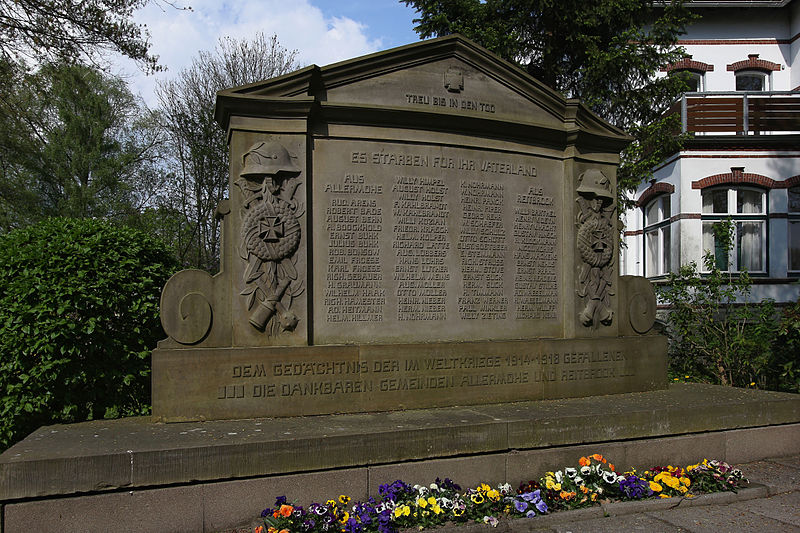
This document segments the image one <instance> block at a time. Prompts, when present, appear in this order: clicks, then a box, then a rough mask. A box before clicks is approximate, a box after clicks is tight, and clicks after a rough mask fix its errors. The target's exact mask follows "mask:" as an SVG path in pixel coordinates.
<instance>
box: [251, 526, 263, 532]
mask: <svg viewBox="0 0 800 533" xmlns="http://www.w3.org/2000/svg"><path fill="white" fill-rule="evenodd" d="M253 533H264V526H258V527H257V528H255V530H254V531H253Z"/></svg>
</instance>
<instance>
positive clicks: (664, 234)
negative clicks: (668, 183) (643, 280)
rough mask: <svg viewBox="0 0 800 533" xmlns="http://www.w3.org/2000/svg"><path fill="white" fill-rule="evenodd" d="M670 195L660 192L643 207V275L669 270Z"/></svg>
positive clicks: (655, 274)
mask: <svg viewBox="0 0 800 533" xmlns="http://www.w3.org/2000/svg"><path fill="white" fill-rule="evenodd" d="M669 217H670V197H669V195H668V194H662V195H661V196H658V197H657V198H655V199H654V200H653V201H652V202H650V203H648V204H647V205H646V206H645V208H644V248H645V252H644V254H645V276H649V277H653V276H663V275H665V274H667V273H668V272H670V270H671V268H670V267H671V264H670V253H671V250H672V243H671V239H670V237H671V235H670V220H669Z"/></svg>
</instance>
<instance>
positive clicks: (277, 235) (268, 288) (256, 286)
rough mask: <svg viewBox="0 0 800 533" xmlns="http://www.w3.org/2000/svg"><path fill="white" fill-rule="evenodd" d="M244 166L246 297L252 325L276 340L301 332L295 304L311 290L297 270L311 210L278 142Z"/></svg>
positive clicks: (251, 154) (253, 151) (262, 146)
mask: <svg viewBox="0 0 800 533" xmlns="http://www.w3.org/2000/svg"><path fill="white" fill-rule="evenodd" d="M242 162H243V164H244V168H243V170H242V171H241V173H240V174H239V179H237V180H236V182H235V183H236V185H237V186H238V187H239V189H241V191H242V195H243V202H242V207H241V210H240V216H241V218H242V230H241V241H240V244H239V255H240V256H241V258H242V259H244V260H245V261H246V263H247V266H246V268H245V269H244V275H243V281H244V285H245V288H244V290H242V292H241V293H240V295H241V296H243V297H245V298H246V299H247V309H248V311H252V312H251V314H250V324H252V325H253V327H255V328H257V329H259V330H262V331H264V332H265V333H266V334H267V335H269V336H275V335H278V334H280V333H281V332H283V331H293V330H294V329H295V327H297V323H298V321H299V318H298V317H297V315H296V314H295V313H294V312H293V311H292V310H291V307H292V301H293V300H294V298H296V297H297V296H299V295H300V294H302V293H303V291H304V289H305V286H304V283H303V280H302V279H301V278H300V277H299V276H298V273H297V268H296V264H297V254H296V252H297V249H298V248H299V246H300V233H301V232H300V222H299V220H298V218H300V217H302V216H303V214H304V210H305V207H304V206H303V205H302V204H301V203H300V202H299V201H298V199H297V198H295V193H296V191H297V188H298V187H299V186H300V184H301V181H300V179H299V175H300V172H301V170H300V167H299V166H298V165H297V164H296V163H295V161H294V157H293V156H291V155H290V154H289V152H288V150H286V148H285V147H284V146H283V145H282V144H280V143H279V142H277V141H267V142H258V143H256V144H254V145H253V146H251V147H250V149H249V150H248V151H247V152H245V154H244V156H242Z"/></svg>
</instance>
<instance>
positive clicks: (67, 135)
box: [0, 63, 163, 230]
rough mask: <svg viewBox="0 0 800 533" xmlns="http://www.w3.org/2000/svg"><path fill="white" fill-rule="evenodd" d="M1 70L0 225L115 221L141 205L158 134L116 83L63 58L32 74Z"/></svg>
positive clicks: (153, 186)
mask: <svg viewBox="0 0 800 533" xmlns="http://www.w3.org/2000/svg"><path fill="white" fill-rule="evenodd" d="M5 67H6V72H7V74H8V76H7V77H6V78H4V79H3V82H2V83H3V84H4V88H3V93H7V94H8V98H3V99H0V119H3V120H2V123H3V126H0V165H1V166H0V171H2V173H0V205H2V207H4V209H3V213H2V214H1V215H0V228H2V229H6V230H7V229H11V228H15V227H22V226H24V225H26V224H29V223H32V222H35V221H37V220H40V219H42V218H46V217H48V216H67V217H103V218H114V219H117V220H122V219H125V218H128V217H130V216H131V214H132V213H137V212H138V211H139V210H140V209H141V208H142V206H143V205H145V204H147V202H148V201H149V199H150V197H151V195H152V194H153V191H154V190H157V189H158V185H159V184H160V182H161V181H162V180H163V177H162V174H163V173H162V172H159V171H158V170H157V155H158V154H157V151H156V150H155V148H156V147H157V146H158V145H159V144H160V143H161V141H162V136H161V134H160V133H159V132H158V131H157V130H156V129H155V127H154V126H155V123H154V122H153V121H149V122H148V121H147V120H146V119H145V118H143V116H142V113H143V106H142V105H141V104H140V102H138V101H137V100H136V98H134V96H133V95H132V94H131V93H130V91H129V90H128V88H127V86H126V84H125V83H124V82H123V81H122V80H119V79H116V78H113V77H110V76H106V75H104V74H102V73H101V72H99V71H97V70H95V69H92V68H89V67H84V66H80V65H72V64H66V63H56V64H45V65H42V66H41V67H40V68H39V70H38V71H37V72H35V73H33V74H29V73H26V72H25V71H24V70H23V69H21V68H19V67H18V66H14V65H13V64H6V65H5ZM145 116H146V114H145Z"/></svg>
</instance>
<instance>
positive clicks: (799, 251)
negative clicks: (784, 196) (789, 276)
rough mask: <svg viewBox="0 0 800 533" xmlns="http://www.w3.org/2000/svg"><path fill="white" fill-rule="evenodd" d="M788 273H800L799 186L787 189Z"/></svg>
mask: <svg viewBox="0 0 800 533" xmlns="http://www.w3.org/2000/svg"><path fill="white" fill-rule="evenodd" d="M788 232H789V271H790V272H795V273H800V186H798V187H790V188H789V227H788Z"/></svg>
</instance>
